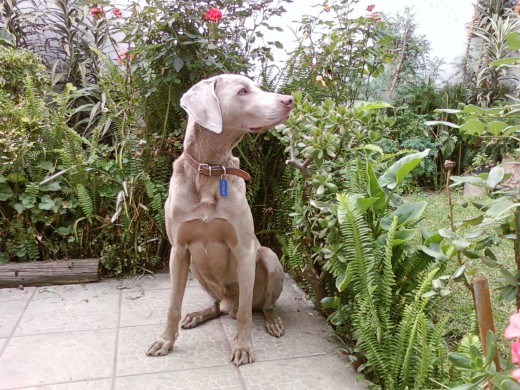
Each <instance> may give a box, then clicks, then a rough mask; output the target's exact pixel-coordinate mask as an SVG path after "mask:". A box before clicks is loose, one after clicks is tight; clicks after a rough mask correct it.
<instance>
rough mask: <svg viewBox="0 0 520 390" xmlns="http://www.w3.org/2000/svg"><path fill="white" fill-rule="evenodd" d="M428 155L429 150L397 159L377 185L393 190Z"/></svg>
mask: <svg viewBox="0 0 520 390" xmlns="http://www.w3.org/2000/svg"><path fill="white" fill-rule="evenodd" d="M429 153H430V149H425V150H424V151H422V152H418V153H412V154H409V155H408V156H405V157H403V158H401V159H399V160H398V161H396V162H395V163H393V164H392V166H391V167H390V168H388V169H387V170H386V171H385V172H384V173H383V175H382V176H381V177H380V178H379V180H378V182H379V185H380V186H381V187H387V188H388V189H390V190H393V189H394V188H395V187H397V185H398V184H399V183H401V182H402V181H403V179H404V178H405V177H406V176H407V175H408V174H409V173H410V172H411V171H412V170H413V169H414V168H415V167H416V166H417V165H418V164H419V163H420V162H421V161H422V160H423V158H425V157H426V156H427V155H428V154H429Z"/></svg>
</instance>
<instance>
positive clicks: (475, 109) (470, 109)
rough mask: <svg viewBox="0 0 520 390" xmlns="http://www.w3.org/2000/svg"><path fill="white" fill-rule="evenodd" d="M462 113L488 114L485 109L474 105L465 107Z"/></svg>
mask: <svg viewBox="0 0 520 390" xmlns="http://www.w3.org/2000/svg"><path fill="white" fill-rule="evenodd" d="M462 112H463V113H464V114H483V113H485V112H486V110H484V109H483V108H481V107H477V106H475V105H473V104H468V105H467V106H465V107H464V108H463V109H462Z"/></svg>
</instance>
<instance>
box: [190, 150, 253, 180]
mask: <svg viewBox="0 0 520 390" xmlns="http://www.w3.org/2000/svg"><path fill="white" fill-rule="evenodd" d="M183 154H184V156H185V158H186V161H187V162H188V164H190V165H191V166H192V167H193V168H195V169H196V170H197V172H198V173H202V174H203V175H206V176H221V175H235V176H238V177H241V178H242V179H244V180H249V179H251V176H250V175H249V173H247V172H246V171H243V170H242V169H239V168H226V167H225V166H223V165H210V164H201V163H199V162H198V161H197V160H195V159H194V158H193V157H191V156H190V155H189V154H188V153H186V152H184V153H183Z"/></svg>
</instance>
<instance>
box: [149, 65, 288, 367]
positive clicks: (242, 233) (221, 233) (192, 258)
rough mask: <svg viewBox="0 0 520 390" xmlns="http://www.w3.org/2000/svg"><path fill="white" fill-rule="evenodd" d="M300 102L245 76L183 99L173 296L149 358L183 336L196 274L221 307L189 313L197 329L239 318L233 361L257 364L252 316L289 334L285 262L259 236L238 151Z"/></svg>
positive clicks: (172, 199) (172, 213)
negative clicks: (284, 317) (281, 307)
mask: <svg viewBox="0 0 520 390" xmlns="http://www.w3.org/2000/svg"><path fill="white" fill-rule="evenodd" d="M292 105H293V98H292V96H288V95H279V94H275V93H269V92H264V91H261V90H260V88H258V86H257V85H256V84H254V83H253V82H252V81H251V80H250V79H248V78H247V77H244V76H238V75H220V76H216V77H212V78H209V79H207V80H203V81H201V82H199V83H198V84H196V85H195V86H193V87H192V88H191V89H190V90H189V91H188V92H186V94H184V96H183V97H182V99H181V106H182V107H183V108H184V109H185V110H186V111H187V112H188V114H189V118H188V126H187V130H186V137H185V140H184V150H183V153H182V155H181V156H180V157H179V158H178V159H177V160H176V161H175V163H174V165H173V175H172V178H171V180H170V188H169V194H168V199H167V200H166V204H165V211H166V230H167V233H168V238H169V240H170V243H171V244H172V249H171V253H170V276H171V294H170V306H169V309H168V317H167V323H166V328H165V330H164V332H163V334H162V335H161V336H160V337H159V338H158V339H157V340H156V341H155V342H154V343H153V344H152V345H151V346H150V348H149V349H148V351H147V355H150V356H162V355H166V354H167V353H168V352H169V351H170V350H171V349H172V348H173V344H174V343H175V340H176V339H177V336H178V326H179V322H180V319H181V304H182V298H183V296H184V290H185V288H186V282H187V279H188V269H191V272H192V273H193V275H194V276H195V277H196V278H197V280H198V281H199V283H200V285H201V286H202V288H203V289H204V290H206V292H207V293H208V294H209V295H210V296H211V297H212V298H213V301H214V304H213V305H212V306H211V307H209V308H207V309H205V310H201V311H198V312H194V313H190V314H188V315H187V316H186V317H185V318H184V320H183V321H182V323H181V326H182V327H183V328H193V327H195V326H197V325H199V324H200V323H201V322H203V321H207V320H210V319H212V318H216V317H217V316H219V315H220V314H221V313H228V314H230V315H231V316H232V317H234V318H236V319H237V336H236V338H235V343H234V345H233V351H232V354H231V361H232V362H233V363H234V364H235V365H236V366H239V365H241V364H246V363H251V362H253V360H254V358H253V345H252V341H251V328H252V310H253V309H257V310H262V311H263V313H264V315H265V321H266V324H265V326H266V329H267V332H269V334H271V335H273V336H276V337H280V336H282V335H283V334H284V332H285V330H284V327H283V324H282V321H281V319H280V317H279V316H278V314H277V312H276V309H275V302H276V300H277V299H278V298H279V296H280V294H281V292H282V285H283V269H282V266H281V265H280V262H279V260H278V257H277V256H276V254H275V253H274V252H273V251H272V250H271V249H269V248H266V247H262V246H261V245H260V243H259V242H258V239H257V238H256V236H255V233H254V226H253V217H252V214H251V209H250V208H249V205H248V203H247V200H246V195H245V193H246V185H245V182H244V180H247V179H249V174H248V173H247V172H245V171H243V170H241V169H240V168H239V159H238V158H236V157H233V155H232V154H231V151H232V150H233V148H234V147H235V146H236V145H237V144H238V142H239V141H240V139H241V138H242V137H243V136H244V134H246V133H247V132H250V133H258V132H262V131H265V130H266V129H268V128H270V127H273V126H275V125H277V124H279V123H282V122H284V121H285V120H286V119H287V118H288V116H289V114H290V112H291V109H292Z"/></svg>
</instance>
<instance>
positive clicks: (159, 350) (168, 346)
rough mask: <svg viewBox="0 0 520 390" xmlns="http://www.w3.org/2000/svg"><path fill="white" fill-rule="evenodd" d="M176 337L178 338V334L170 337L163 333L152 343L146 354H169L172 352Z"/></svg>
mask: <svg viewBox="0 0 520 390" xmlns="http://www.w3.org/2000/svg"><path fill="white" fill-rule="evenodd" d="M176 339H177V335H174V336H173V337H168V336H165V335H162V336H161V337H159V338H158V339H157V340H155V341H154V342H153V344H152V345H150V348H148V350H147V351H146V355H148V356H165V355H168V352H170V351H171V350H172V349H173V344H174V343H175V340H176Z"/></svg>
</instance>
